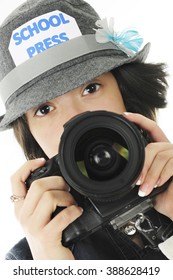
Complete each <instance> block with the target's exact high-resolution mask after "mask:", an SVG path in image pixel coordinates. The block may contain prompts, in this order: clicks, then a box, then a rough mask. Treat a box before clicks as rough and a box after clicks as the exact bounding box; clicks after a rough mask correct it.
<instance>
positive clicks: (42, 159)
mask: <svg viewBox="0 0 173 280" xmlns="http://www.w3.org/2000/svg"><path fill="white" fill-rule="evenodd" d="M36 160H40V161H45V158H36Z"/></svg>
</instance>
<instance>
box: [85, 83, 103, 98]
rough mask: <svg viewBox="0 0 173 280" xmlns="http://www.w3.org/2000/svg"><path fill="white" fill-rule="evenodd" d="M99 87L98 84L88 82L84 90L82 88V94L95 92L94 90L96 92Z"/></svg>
mask: <svg viewBox="0 0 173 280" xmlns="http://www.w3.org/2000/svg"><path fill="white" fill-rule="evenodd" d="M99 89H100V84H96V83H95V84H94V83H93V84H89V85H88V86H87V87H86V88H85V90H84V92H83V95H87V94H92V93H95V92H97V91H98V90H99Z"/></svg>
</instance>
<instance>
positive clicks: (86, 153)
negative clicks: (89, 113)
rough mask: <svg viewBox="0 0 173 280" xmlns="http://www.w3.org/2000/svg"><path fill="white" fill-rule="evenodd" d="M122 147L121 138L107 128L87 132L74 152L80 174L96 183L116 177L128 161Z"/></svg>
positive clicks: (125, 151) (126, 152)
mask: <svg viewBox="0 0 173 280" xmlns="http://www.w3.org/2000/svg"><path fill="white" fill-rule="evenodd" d="M103 135H106V137H105V136H104V137H103ZM117 141H118V143H117ZM123 145H125V143H124V141H123V138H121V137H120V136H119V135H117V133H116V132H114V131H112V130H110V129H108V128H102V129H101V128H99V129H98V128H96V129H94V130H90V131H89V132H88V131H87V133H86V134H84V135H83V136H82V137H81V138H80V141H79V142H78V143H77V145H76V150H75V161H76V163H77V166H78V168H79V170H80V172H81V173H82V174H83V175H84V176H85V177H88V178H90V179H92V180H97V181H103V180H109V179H112V178H113V177H115V176H118V175H119V174H120V173H121V172H122V171H123V169H124V168H125V166H126V164H127V160H128V150H127V149H126V148H125V147H123Z"/></svg>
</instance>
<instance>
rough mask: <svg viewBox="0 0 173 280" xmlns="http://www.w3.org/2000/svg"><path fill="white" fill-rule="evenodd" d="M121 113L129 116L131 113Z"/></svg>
mask: <svg viewBox="0 0 173 280" xmlns="http://www.w3.org/2000/svg"><path fill="white" fill-rule="evenodd" d="M123 115H126V116H129V115H131V113H129V112H123Z"/></svg>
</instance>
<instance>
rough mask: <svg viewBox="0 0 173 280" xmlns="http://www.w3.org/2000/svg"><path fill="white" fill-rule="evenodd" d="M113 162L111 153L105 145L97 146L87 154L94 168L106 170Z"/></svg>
mask: <svg viewBox="0 0 173 280" xmlns="http://www.w3.org/2000/svg"><path fill="white" fill-rule="evenodd" d="M113 160H114V159H113V154H112V151H111V150H110V148H109V147H108V146H106V145H98V146H96V147H94V148H93V149H92V150H91V152H90V153H89V161H90V163H91V165H93V166H94V167H95V168H99V169H105V168H108V167H109V166H110V165H111V164H112V162H113Z"/></svg>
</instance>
